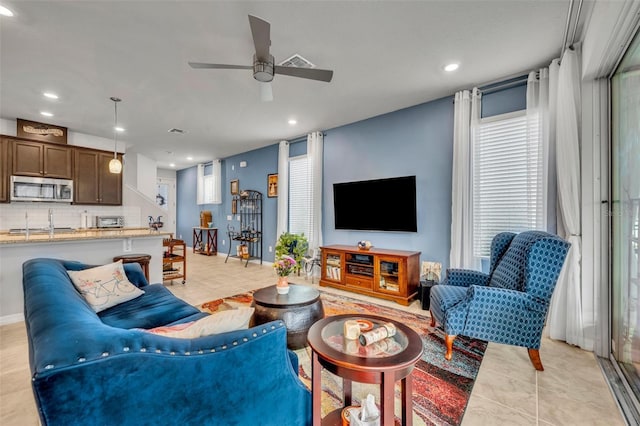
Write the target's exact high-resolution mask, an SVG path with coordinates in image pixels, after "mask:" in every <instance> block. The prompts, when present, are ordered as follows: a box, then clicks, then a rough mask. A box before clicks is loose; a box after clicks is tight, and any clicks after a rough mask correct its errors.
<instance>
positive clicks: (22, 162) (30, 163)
mask: <svg viewBox="0 0 640 426" xmlns="http://www.w3.org/2000/svg"><path fill="white" fill-rule="evenodd" d="M11 154H12V167H11V170H12V171H11V174H14V175H18V176H35V177H49V178H61V179H71V178H73V169H72V164H73V163H72V161H73V156H72V155H73V148H72V147H69V146H67V145H60V144H48V143H43V142H33V141H26V140H20V139H14V140H13V141H12V144H11Z"/></svg>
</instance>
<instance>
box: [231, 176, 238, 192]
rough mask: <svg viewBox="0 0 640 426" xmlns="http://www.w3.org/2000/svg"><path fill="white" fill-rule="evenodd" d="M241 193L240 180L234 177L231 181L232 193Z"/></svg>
mask: <svg viewBox="0 0 640 426" xmlns="http://www.w3.org/2000/svg"><path fill="white" fill-rule="evenodd" d="M239 193H240V181H239V180H238V179H234V180H232V181H231V195H238V194H239Z"/></svg>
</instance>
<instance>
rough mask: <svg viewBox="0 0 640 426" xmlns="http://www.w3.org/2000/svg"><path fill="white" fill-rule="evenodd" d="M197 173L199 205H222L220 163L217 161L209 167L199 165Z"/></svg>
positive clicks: (208, 165)
mask: <svg viewBox="0 0 640 426" xmlns="http://www.w3.org/2000/svg"><path fill="white" fill-rule="evenodd" d="M197 173H198V176H197V185H196V186H197V189H196V190H197V204H220V203H222V196H221V192H220V191H221V177H220V174H221V167H220V161H219V160H215V161H213V163H212V164H207V165H204V164H198V168H197Z"/></svg>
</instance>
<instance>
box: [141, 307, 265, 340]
mask: <svg viewBox="0 0 640 426" xmlns="http://www.w3.org/2000/svg"><path fill="white" fill-rule="evenodd" d="M254 310H255V309H254V308H248V307H240V308H238V309H231V310H228V311H222V312H217V313H215V314H212V315H209V316H207V317H204V318H200V319H199V320H197V321H192V322H188V323H185V324H177V325H171V326H165V327H156V328H152V329H149V330H145V331H148V332H150V333H154V334H160V335H162V336H167V337H176V338H179V339H195V338H197V337H202V336H210V335H212V334H220V333H226V332H228V331H235V330H246V329H247V328H249V321H250V320H251V316H252V315H253V311H254Z"/></svg>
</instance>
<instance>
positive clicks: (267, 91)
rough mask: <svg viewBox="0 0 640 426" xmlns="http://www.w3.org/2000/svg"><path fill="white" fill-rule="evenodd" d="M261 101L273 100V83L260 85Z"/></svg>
mask: <svg viewBox="0 0 640 426" xmlns="http://www.w3.org/2000/svg"><path fill="white" fill-rule="evenodd" d="M260 100H261V101H262V102H271V101H272V100H273V89H272V87H271V83H260Z"/></svg>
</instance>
